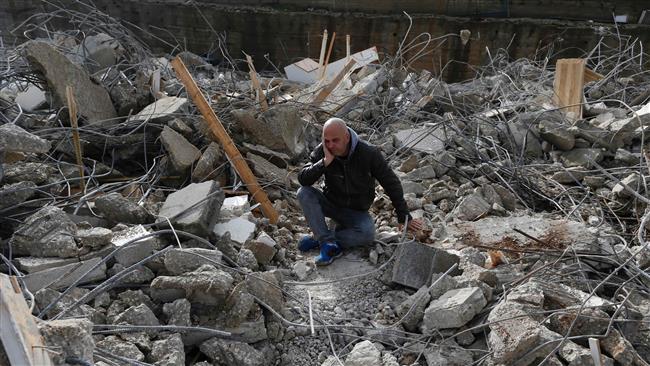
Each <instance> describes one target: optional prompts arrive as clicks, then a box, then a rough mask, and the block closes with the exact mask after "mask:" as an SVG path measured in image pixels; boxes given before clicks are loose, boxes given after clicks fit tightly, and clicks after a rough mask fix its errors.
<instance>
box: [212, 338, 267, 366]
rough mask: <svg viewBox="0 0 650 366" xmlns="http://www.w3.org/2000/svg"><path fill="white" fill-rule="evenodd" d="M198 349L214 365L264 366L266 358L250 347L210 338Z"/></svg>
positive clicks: (240, 343) (244, 344)
mask: <svg viewBox="0 0 650 366" xmlns="http://www.w3.org/2000/svg"><path fill="white" fill-rule="evenodd" d="M199 349H200V350H201V352H203V354H205V355H206V356H208V357H209V358H210V359H212V360H213V361H214V362H215V363H223V364H225V365H240V366H264V365H265V364H266V358H265V357H264V355H263V354H262V353H261V352H260V351H258V350H256V349H255V348H253V347H252V346H250V345H248V344H246V343H242V342H236V341H230V340H226V339H220V338H216V337H215V338H210V339H208V340H207V341H205V342H203V343H201V346H199Z"/></svg>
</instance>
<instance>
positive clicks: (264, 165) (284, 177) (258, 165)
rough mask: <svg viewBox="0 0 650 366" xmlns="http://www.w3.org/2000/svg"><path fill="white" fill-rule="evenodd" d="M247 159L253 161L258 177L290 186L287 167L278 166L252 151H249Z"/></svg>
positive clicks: (253, 167) (254, 170)
mask: <svg viewBox="0 0 650 366" xmlns="http://www.w3.org/2000/svg"><path fill="white" fill-rule="evenodd" d="M246 159H247V160H248V161H249V162H250V163H251V165H252V169H253V172H254V173H255V175H256V176H257V177H260V178H261V179H264V180H267V181H269V182H273V183H275V184H279V185H282V186H286V187H288V186H289V183H290V182H289V179H288V177H289V174H288V173H287V171H286V169H282V168H278V167H277V166H276V165H274V164H271V163H270V162H269V161H268V160H266V159H264V158H263V157H261V156H258V155H255V154H252V153H247V154H246Z"/></svg>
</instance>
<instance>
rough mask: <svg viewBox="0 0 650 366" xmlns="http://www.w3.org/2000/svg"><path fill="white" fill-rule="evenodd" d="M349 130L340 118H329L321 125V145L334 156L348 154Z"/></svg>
mask: <svg viewBox="0 0 650 366" xmlns="http://www.w3.org/2000/svg"><path fill="white" fill-rule="evenodd" d="M349 142H350V131H349V130H348V126H346V125H345V122H344V121H343V120H342V119H340V118H330V119H328V120H327V122H325V124H324V125H323V146H325V147H326V148H327V149H328V150H329V151H330V152H331V153H332V154H333V155H334V156H339V157H344V156H347V155H348V150H349V146H348V145H349Z"/></svg>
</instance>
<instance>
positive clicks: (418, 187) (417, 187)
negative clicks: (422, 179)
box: [402, 181, 426, 196]
mask: <svg viewBox="0 0 650 366" xmlns="http://www.w3.org/2000/svg"><path fill="white" fill-rule="evenodd" d="M402 189H403V190H404V194H405V195H406V194H409V193H412V194H415V195H417V196H422V194H424V192H425V191H426V188H424V186H423V185H422V184H420V183H416V182H411V181H404V182H402Z"/></svg>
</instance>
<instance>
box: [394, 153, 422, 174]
mask: <svg viewBox="0 0 650 366" xmlns="http://www.w3.org/2000/svg"><path fill="white" fill-rule="evenodd" d="M419 165H420V163H419V161H418V157H417V156H416V155H414V154H412V155H410V156H409V157H408V158H407V159H406V160H404V161H403V162H402V164H401V165H400V166H399V171H400V172H403V173H408V172H410V171H412V170H414V169H417V168H418V166H419Z"/></svg>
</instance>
